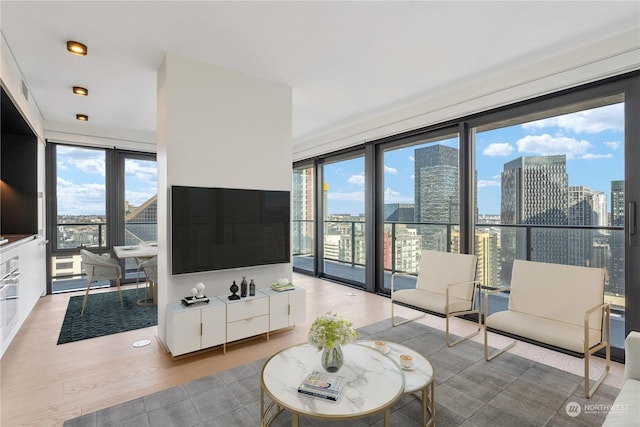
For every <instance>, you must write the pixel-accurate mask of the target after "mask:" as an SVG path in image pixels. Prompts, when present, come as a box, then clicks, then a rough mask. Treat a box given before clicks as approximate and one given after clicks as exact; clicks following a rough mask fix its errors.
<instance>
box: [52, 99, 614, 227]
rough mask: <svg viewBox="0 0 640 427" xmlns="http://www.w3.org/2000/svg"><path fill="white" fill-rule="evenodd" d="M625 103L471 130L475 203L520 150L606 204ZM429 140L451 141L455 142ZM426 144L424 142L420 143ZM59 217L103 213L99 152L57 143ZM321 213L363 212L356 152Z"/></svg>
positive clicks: (140, 175)
mask: <svg viewBox="0 0 640 427" xmlns="http://www.w3.org/2000/svg"><path fill="white" fill-rule="evenodd" d="M623 109H624V104H622V103H620V104H614V105H611V106H606V107H600V108H595V109H591V110H586V111H581V112H577V113H572V114H567V115H563V116H556V117H552V118H548V119H543V120H538V121H534V122H529V123H526V124H520V125H514V126H509V127H505V128H500V129H495V130H491V131H486V132H481V133H478V134H477V135H476V145H477V149H476V169H477V171H478V208H479V212H480V213H481V214H499V213H500V173H501V172H502V169H503V165H504V163H506V162H508V161H510V160H513V159H515V158H517V157H520V156H537V155H553V154H565V155H566V156H567V173H568V174H569V185H584V186H587V187H589V188H591V189H592V190H597V191H603V192H604V193H605V194H606V195H607V200H608V202H610V199H609V197H610V188H611V181H612V180H621V179H623V178H624V152H623V146H624V144H623V141H624V132H623V131H624V111H623ZM436 143H442V144H446V145H449V146H452V147H457V140H451V139H449V140H444V141H438V142H436ZM425 145H426V144H425ZM425 145H418V146H412V147H407V148H402V149H396V150H392V151H387V152H386V153H385V157H384V165H385V175H384V189H385V190H384V191H385V202H386V203H413V201H414V163H413V153H414V151H415V149H416V148H420V147H423V146H425ZM57 167H58V180H57V186H58V201H59V204H58V206H59V211H58V214H59V215H104V213H105V202H104V200H105V157H104V152H103V151H102V150H95V149H86V148H80V147H67V146H58V158H57ZM126 171H127V172H126V189H125V191H126V196H125V197H126V200H128V201H129V203H131V204H132V205H134V206H138V205H140V204H142V203H144V202H145V201H146V200H147V199H149V198H150V197H151V196H152V195H154V194H155V193H156V188H157V180H156V167H155V162H149V161H141V160H134V159H127V163H126ZM324 173H325V182H326V183H327V184H329V194H328V201H329V206H328V212H329V213H330V214H333V213H347V214H352V215H357V214H361V213H363V212H364V183H365V179H364V160H363V159H362V158H356V159H352V160H347V161H342V162H338V163H332V164H328V165H326V167H325V171H324Z"/></svg>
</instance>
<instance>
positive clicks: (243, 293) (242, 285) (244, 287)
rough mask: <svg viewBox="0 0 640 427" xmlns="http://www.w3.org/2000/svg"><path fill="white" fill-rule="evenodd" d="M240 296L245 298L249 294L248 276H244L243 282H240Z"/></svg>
mask: <svg viewBox="0 0 640 427" xmlns="http://www.w3.org/2000/svg"><path fill="white" fill-rule="evenodd" d="M240 296H241V297H242V298H245V297H246V296H247V278H246V277H245V276H242V282H240Z"/></svg>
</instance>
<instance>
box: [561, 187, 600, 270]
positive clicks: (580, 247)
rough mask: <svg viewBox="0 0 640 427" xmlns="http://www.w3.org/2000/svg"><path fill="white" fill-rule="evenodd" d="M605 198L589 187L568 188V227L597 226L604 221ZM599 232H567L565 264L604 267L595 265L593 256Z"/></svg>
mask: <svg viewBox="0 0 640 427" xmlns="http://www.w3.org/2000/svg"><path fill="white" fill-rule="evenodd" d="M606 208H607V198H606V196H605V194H604V193H603V192H601V191H593V190H591V189H590V188H589V187H584V186H581V185H579V186H571V187H569V217H568V221H569V225H585V226H593V227H596V226H599V225H601V224H600V223H601V222H602V221H604V218H603V214H602V213H603V211H604V212H605V213H606ZM600 234H601V232H600V231H598V230H594V229H586V228H585V229H572V230H569V232H568V247H567V251H568V252H567V257H568V260H567V262H568V263H569V264H571V265H582V266H588V267H589V266H590V267H606V265H597V264H596V258H598V259H600V257H599V256H598V257H595V256H594V249H593V248H594V245H595V243H596V239H597V238H598V237H599V236H600Z"/></svg>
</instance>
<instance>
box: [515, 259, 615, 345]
mask: <svg viewBox="0 0 640 427" xmlns="http://www.w3.org/2000/svg"><path fill="white" fill-rule="evenodd" d="M569 301H570V302H571V303H570V304H569V303H568V302H569ZM603 302H604V269H602V268H592V267H579V266H575V265H562V264H551V263H544V262H534V261H524V260H515V261H514V263H513V274H512V277H511V293H510V296H509V310H513V311H516V312H519V313H527V314H532V315H535V316H538V317H544V318H547V319H550V320H558V321H561V322H565V323H570V324H572V325H574V326H577V327H579V328H580V330H582V328H583V325H584V313H585V311H587V310H589V309H591V308H593V307H595V306H597V305H599V304H602V303H603ZM601 325H602V311H601V310H598V311H597V312H596V313H594V315H593V316H592V317H591V319H590V324H589V326H590V327H593V328H594V329H595V328H597V329H601ZM562 347H564V346H562Z"/></svg>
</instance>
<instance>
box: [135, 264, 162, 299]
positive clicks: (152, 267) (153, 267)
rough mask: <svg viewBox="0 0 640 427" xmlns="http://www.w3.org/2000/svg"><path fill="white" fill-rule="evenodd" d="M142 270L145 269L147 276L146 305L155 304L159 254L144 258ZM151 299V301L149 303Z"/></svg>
mask: <svg viewBox="0 0 640 427" xmlns="http://www.w3.org/2000/svg"><path fill="white" fill-rule="evenodd" d="M139 267H140V270H142V271H144V275H145V276H146V297H145V301H144V305H153V304H155V301H156V293H157V286H158V256H157V255H155V256H153V257H151V258H147V259H145V260H143V261H142V262H141V263H140V264H139ZM149 299H151V303H150V304H148V303H149V301H148V300H149Z"/></svg>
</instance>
